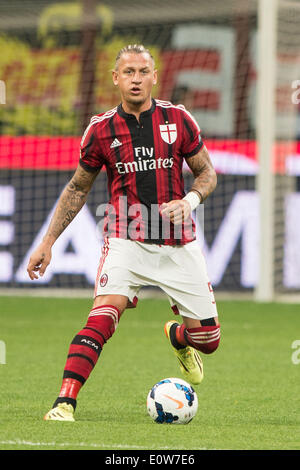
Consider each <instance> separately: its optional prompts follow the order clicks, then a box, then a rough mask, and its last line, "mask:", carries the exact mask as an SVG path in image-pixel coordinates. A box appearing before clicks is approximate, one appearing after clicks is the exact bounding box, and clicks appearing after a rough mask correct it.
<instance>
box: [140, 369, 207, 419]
mask: <svg viewBox="0 0 300 470" xmlns="http://www.w3.org/2000/svg"><path fill="white" fill-rule="evenodd" d="M197 409H198V397H197V394H196V392H195V390H194V389H193V387H192V386H191V385H190V384H189V383H187V382H185V381H184V380H182V379H177V378H174V377H171V378H168V379H164V380H161V381H160V382H158V383H157V384H155V385H153V387H152V388H151V390H150V391H149V393H148V396H147V411H148V413H149V415H150V417H151V418H152V419H153V420H154V421H155V422H156V423H168V424H187V423H189V422H190V421H191V420H192V419H193V418H194V416H195V415H196V413H197Z"/></svg>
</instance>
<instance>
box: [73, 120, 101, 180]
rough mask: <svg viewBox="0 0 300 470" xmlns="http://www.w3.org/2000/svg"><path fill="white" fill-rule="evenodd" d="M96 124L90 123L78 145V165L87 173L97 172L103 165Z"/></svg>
mask: <svg viewBox="0 0 300 470" xmlns="http://www.w3.org/2000/svg"><path fill="white" fill-rule="evenodd" d="M98 132H99V129H98V126H97V123H92V122H91V123H90V124H89V125H88V127H87V128H86V130H85V132H84V134H83V136H82V139H81V143H80V160H79V163H80V165H81V166H82V167H83V168H84V169H85V170H87V171H91V172H94V171H98V170H100V169H101V168H102V166H103V164H104V159H103V156H102V154H101V143H100V139H99V136H98Z"/></svg>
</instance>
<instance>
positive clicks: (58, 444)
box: [0, 439, 170, 449]
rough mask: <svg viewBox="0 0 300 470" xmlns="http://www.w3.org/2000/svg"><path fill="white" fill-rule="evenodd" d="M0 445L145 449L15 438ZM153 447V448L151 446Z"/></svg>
mask: <svg viewBox="0 0 300 470" xmlns="http://www.w3.org/2000/svg"><path fill="white" fill-rule="evenodd" d="M0 445H13V446H18V445H22V446H32V447H35V446H36V447H40V446H45V447H46V446H48V447H67V446H70V447H71V446H72V447H100V448H113V449H115V448H117V449H146V447H145V446H135V445H128V444H124V445H121V444H95V443H87V442H78V443H72V442H30V441H25V440H22V439H15V440H7V441H0ZM153 449H154V448H153ZM159 449H170V447H159Z"/></svg>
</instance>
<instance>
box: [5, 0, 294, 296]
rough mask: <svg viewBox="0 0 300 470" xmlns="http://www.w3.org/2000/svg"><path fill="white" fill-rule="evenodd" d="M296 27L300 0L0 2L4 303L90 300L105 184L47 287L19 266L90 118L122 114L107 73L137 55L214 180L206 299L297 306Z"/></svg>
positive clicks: (67, 241)
mask: <svg viewBox="0 0 300 470" xmlns="http://www.w3.org/2000/svg"><path fill="white" fill-rule="evenodd" d="M299 20H300V2H299V1H296V0H294V1H284V0H248V1H247V2H240V1H238V0H223V1H222V2H220V1H218V0H210V1H209V2H205V1H201V0H185V1H184V2H182V1H181V0H170V1H168V2H161V1H159V0H151V1H149V0H139V1H136V0H112V1H108V0H103V1H102V0H101V1H100V0H99V1H97V0H81V1H79V0H78V1H75V0H74V1H67V0H66V1H63V2H58V1H54V0H10V2H1V4H0V31H1V33H0V49H1V54H0V80H1V82H0V100H1V104H0V290H1V293H13V292H16V291H18V292H20V293H23V292H25V289H29V288H30V289H31V292H34V293H41V292H43V290H44V289H46V292H47V293H48V294H49V295H50V294H51V291H50V289H60V290H61V292H62V293H64V295H65V294H66V293H75V294H77V295H79V293H80V294H82V295H84V294H85V293H87V295H90V293H91V290H92V288H93V284H94V279H95V273H96V269H97V264H98V260H99V256H100V251H101V250H100V248H101V235H100V234H99V231H97V225H98V223H99V221H100V219H99V217H97V215H96V210H97V207H98V205H99V204H102V203H104V202H106V201H107V190H106V176H105V173H102V174H101V175H100V176H99V177H98V180H97V182H96V184H95V186H94V188H93V190H92V192H91V194H90V197H89V200H88V203H87V205H86V206H85V207H84V209H83V210H82V211H81V212H80V214H79V215H78V217H77V218H76V219H75V220H74V221H73V223H72V224H71V225H70V226H69V227H68V229H67V230H66V231H65V232H64V234H63V235H62V236H61V237H60V239H59V240H58V242H57V244H56V245H55V248H54V251H53V260H52V265H51V266H50V267H49V268H48V271H47V273H46V275H45V276H44V278H43V279H40V280H39V281H37V282H35V283H32V281H30V279H29V278H28V276H27V272H26V266H27V262H28V258H29V255H30V253H31V251H32V249H33V247H34V246H35V245H36V244H37V243H38V241H39V239H40V238H41V236H42V235H43V233H44V231H45V227H46V225H47V224H48V221H49V217H50V215H51V212H52V210H53V208H54V206H55V203H56V200H57V198H58V195H59V194H60V192H61V190H62V188H63V187H64V185H65V184H66V182H67V181H68V179H69V178H70V176H71V175H72V173H73V171H74V169H75V168H76V166H77V163H78V158H79V142H80V139H81V135H82V133H83V130H84V128H85V127H86V125H87V123H88V121H89V119H90V117H91V116H92V115H93V114H98V113H100V112H103V111H105V110H107V109H110V108H112V107H114V106H115V105H117V104H118V103H119V97H118V95H117V94H116V91H115V90H114V87H113V85H112V82H111V74H110V70H111V69H112V67H113V64H114V60H115V56H116V54H117V52H118V50H119V49H120V48H121V47H123V46H124V45H126V44H128V43H143V44H144V45H145V46H147V47H149V48H150V49H151V51H152V52H153V55H154V56H155V59H156V63H157V67H158V70H159V77H160V79H159V84H158V85H157V86H156V88H155V93H154V97H158V98H160V99H163V100H171V101H173V102H174V103H183V104H184V105H185V106H186V108H187V109H188V110H190V111H191V112H192V113H193V115H194V116H195V118H196V119H197V121H198V123H199V125H200V127H201V129H202V136H203V139H204V141H205V143H206V146H207V148H208V150H209V152H210V155H211V158H212V160H213V163H214V165H215V168H216V170H217V172H218V187H217V189H216V191H215V192H214V194H213V195H212V196H211V197H210V198H209V200H208V201H207V202H206V203H205V214H204V217H205V229H204V239H203V237H199V243H203V250H204V252H205V255H206V259H207V264H208V270H209V274H210V278H211V281H212V284H213V286H214V289H215V292H216V293H217V295H218V294H219V295H220V296H221V295H222V294H228V295H230V296H238V295H241V294H242V295H245V296H249V297H250V298H254V299H256V300H274V299H276V298H278V297H279V296H280V297H281V296H282V295H284V298H285V299H290V298H291V297H292V296H293V298H295V297H294V295H296V296H297V295H298V294H299V292H300V244H299V233H300V217H299V214H300V184H299V182H300V179H299V177H300V144H299V137H300V119H299V116H300V115H299V111H300V108H299V102H300V29H299V24H300V21H299ZM297 79H299V82H298V81H297ZM298 90H299V93H298ZM185 176H186V185H187V187H189V184H190V182H191V175H190V174H189V173H188V171H186V175H185ZM203 240H204V241H203Z"/></svg>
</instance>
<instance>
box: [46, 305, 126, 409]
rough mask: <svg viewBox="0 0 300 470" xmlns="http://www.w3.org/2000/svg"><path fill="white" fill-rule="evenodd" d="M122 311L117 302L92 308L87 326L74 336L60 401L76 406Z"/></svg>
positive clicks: (55, 403)
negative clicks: (82, 388) (116, 304)
mask: <svg viewBox="0 0 300 470" xmlns="http://www.w3.org/2000/svg"><path fill="white" fill-rule="evenodd" d="M119 320H120V312H119V310H118V309H117V308H116V307H114V306H113V305H101V306H100V307H95V308H93V309H92V310H91V312H90V314H89V317H88V321H87V324H86V326H85V327H84V328H83V329H82V330H81V331H79V333H78V334H77V335H76V336H75V337H74V339H73V341H72V343H71V344H70V347H69V352H68V357H67V361H66V365H65V368H64V373H63V382H62V386H61V390H60V393H59V396H58V398H57V399H56V401H55V402H54V404H53V408H54V407H55V406H57V404H58V403H62V402H64V403H65V402H66V403H70V404H71V405H72V406H73V408H74V409H75V408H76V399H77V395H78V393H79V391H80V389H81V387H82V386H83V385H84V383H85V382H86V380H87V379H88V377H89V375H90V373H91V372H92V370H93V368H94V367H95V365H96V363H97V361H98V359H99V356H100V354H101V351H102V349H103V346H104V344H105V343H106V342H107V341H108V339H109V338H110V337H111V336H112V335H113V333H114V332H115V330H116V328H117V326H118V323H119Z"/></svg>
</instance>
